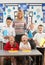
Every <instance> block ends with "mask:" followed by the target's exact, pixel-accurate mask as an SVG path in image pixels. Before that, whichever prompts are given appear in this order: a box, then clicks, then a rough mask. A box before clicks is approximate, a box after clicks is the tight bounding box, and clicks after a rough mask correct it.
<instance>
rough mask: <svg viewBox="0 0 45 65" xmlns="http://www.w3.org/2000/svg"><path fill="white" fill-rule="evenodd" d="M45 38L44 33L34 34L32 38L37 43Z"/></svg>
mask: <svg viewBox="0 0 45 65" xmlns="http://www.w3.org/2000/svg"><path fill="white" fill-rule="evenodd" d="M42 38H45V33H36V34H35V35H34V37H33V39H34V40H37V41H38V43H40V42H41V39H42Z"/></svg>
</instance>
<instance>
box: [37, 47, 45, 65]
mask: <svg viewBox="0 0 45 65" xmlns="http://www.w3.org/2000/svg"><path fill="white" fill-rule="evenodd" d="M37 49H38V50H39V51H40V52H41V53H42V55H43V65H45V47H37Z"/></svg>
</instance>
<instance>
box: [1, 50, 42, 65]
mask: <svg viewBox="0 0 45 65" xmlns="http://www.w3.org/2000/svg"><path fill="white" fill-rule="evenodd" d="M3 56H35V57H36V56H39V59H41V58H40V57H41V56H42V53H40V52H39V51H38V50H36V49H35V50H32V51H30V52H22V51H18V52H14V53H11V52H8V51H4V50H0V57H3ZM39 65H41V63H40V64H39Z"/></svg>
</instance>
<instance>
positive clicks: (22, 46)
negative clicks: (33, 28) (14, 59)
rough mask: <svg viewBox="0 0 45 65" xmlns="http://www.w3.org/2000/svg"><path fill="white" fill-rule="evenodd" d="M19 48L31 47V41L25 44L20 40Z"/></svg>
mask: <svg viewBox="0 0 45 65" xmlns="http://www.w3.org/2000/svg"><path fill="white" fill-rule="evenodd" d="M19 48H31V45H30V43H29V42H28V43H27V44H24V43H23V42H20V46H19Z"/></svg>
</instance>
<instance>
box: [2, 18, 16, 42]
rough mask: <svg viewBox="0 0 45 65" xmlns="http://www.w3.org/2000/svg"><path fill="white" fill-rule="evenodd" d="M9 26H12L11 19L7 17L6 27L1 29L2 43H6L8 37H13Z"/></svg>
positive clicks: (12, 30)
mask: <svg viewBox="0 0 45 65" xmlns="http://www.w3.org/2000/svg"><path fill="white" fill-rule="evenodd" d="M11 24H12V19H11V17H7V19H6V25H5V26H4V27H3V37H4V39H3V43H7V42H8V38H9V36H14V37H15V30H14V28H13V27H12V26H11Z"/></svg>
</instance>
